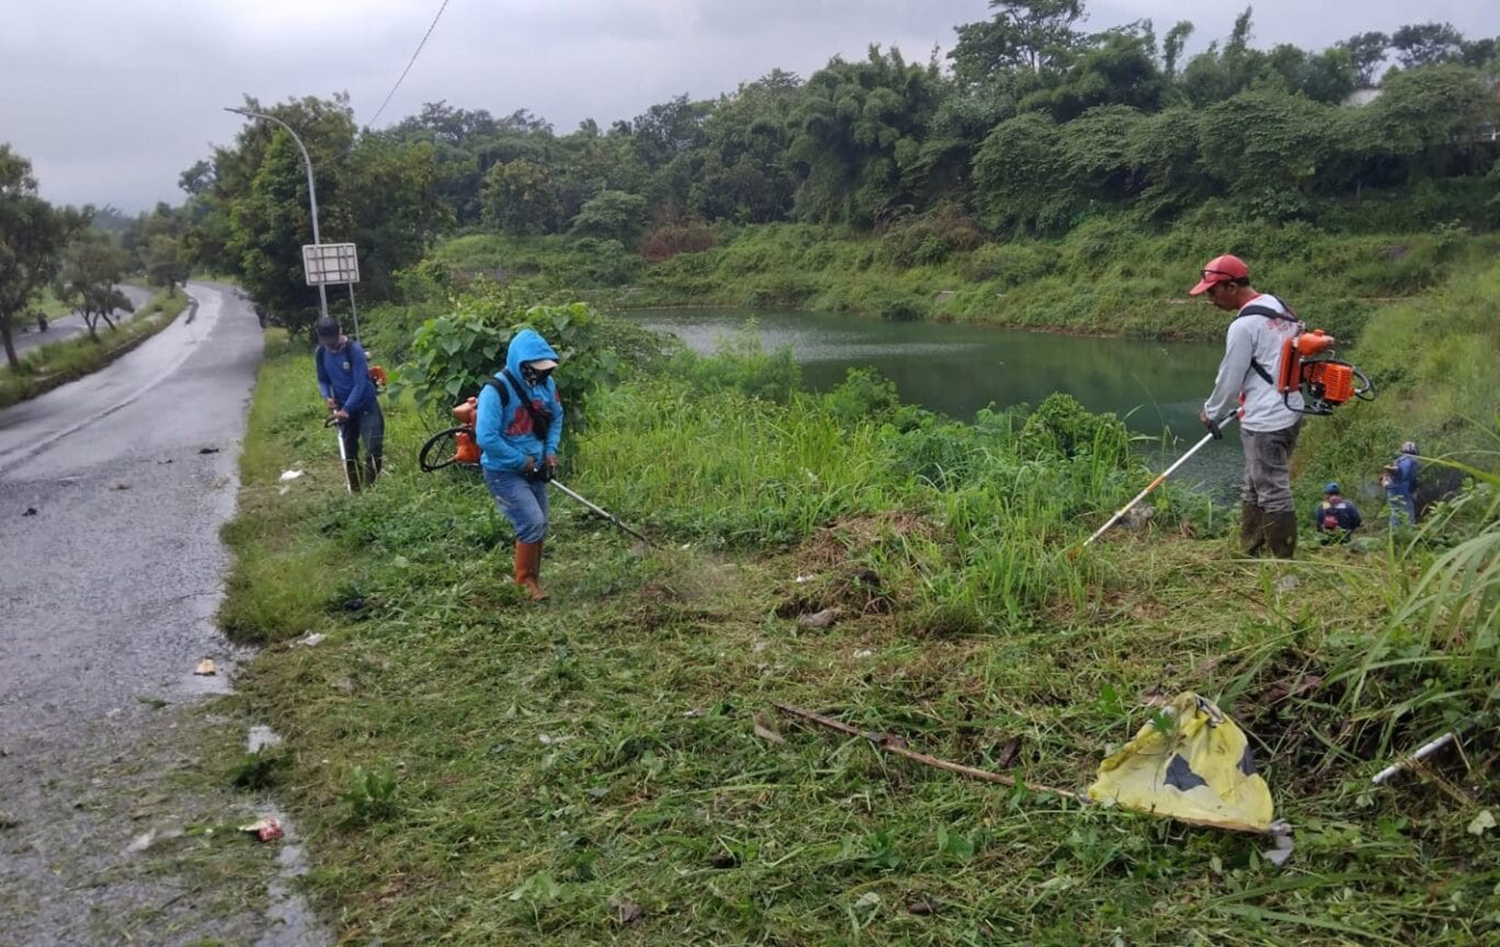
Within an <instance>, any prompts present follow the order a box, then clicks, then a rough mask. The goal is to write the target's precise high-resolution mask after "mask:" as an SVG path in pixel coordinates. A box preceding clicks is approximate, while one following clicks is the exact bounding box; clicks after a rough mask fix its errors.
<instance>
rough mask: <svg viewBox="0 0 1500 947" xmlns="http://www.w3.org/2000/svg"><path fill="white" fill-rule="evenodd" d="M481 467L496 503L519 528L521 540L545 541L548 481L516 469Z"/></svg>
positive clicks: (517, 535) (517, 534) (528, 541)
mask: <svg viewBox="0 0 1500 947" xmlns="http://www.w3.org/2000/svg"><path fill="white" fill-rule="evenodd" d="M480 469H481V470H483V471H484V482H485V485H486V486H488V487H489V488H490V496H492V497H494V498H495V505H496V506H498V507H500V512H502V513H504V514H505V516H506V518H507V519H509V520H510V523H511V525H512V526H514V527H515V528H516V540H517V542H523V543H539V542H541V541H542V537H543V536H545V535H547V485H546V484H545V483H541V482H534V481H531V480H527V479H526V475H525V474H523V473H521V472H520V471H516V470H491V469H490V468H488V467H481V468H480Z"/></svg>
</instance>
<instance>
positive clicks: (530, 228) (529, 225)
mask: <svg viewBox="0 0 1500 947" xmlns="http://www.w3.org/2000/svg"><path fill="white" fill-rule="evenodd" d="M480 199H481V201H482V203H483V205H484V217H485V220H486V221H488V222H489V223H490V224H491V225H492V226H494V227H496V228H498V229H499V230H502V231H504V232H505V233H509V234H518V235H524V234H541V233H552V232H554V231H555V230H557V229H558V228H559V227H560V226H561V225H562V205H561V204H560V202H559V201H558V195H557V188H556V186H555V185H554V184H553V182H552V172H551V170H550V169H548V168H547V166H546V165H542V164H538V163H536V162H535V161H526V160H519V161H507V162H505V163H503V164H497V165H495V166H494V167H492V168H490V172H489V174H486V175H485V176H484V188H483V190H481V191H480Z"/></svg>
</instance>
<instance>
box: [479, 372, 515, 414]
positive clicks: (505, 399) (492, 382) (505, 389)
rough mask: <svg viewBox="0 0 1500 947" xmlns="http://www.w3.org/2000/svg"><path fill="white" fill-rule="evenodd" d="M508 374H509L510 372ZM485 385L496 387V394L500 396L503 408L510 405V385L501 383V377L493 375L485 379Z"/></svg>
mask: <svg viewBox="0 0 1500 947" xmlns="http://www.w3.org/2000/svg"><path fill="white" fill-rule="evenodd" d="M506 374H507V376H508V375H509V373H508V372H507V373H506ZM483 387H485V388H493V389H495V394H497V395H499V396H500V407H501V408H508V407H510V385H502V384H501V383H500V379H498V378H496V377H495V376H494V375H491V376H490V377H488V378H486V379H485V380H484V385H483Z"/></svg>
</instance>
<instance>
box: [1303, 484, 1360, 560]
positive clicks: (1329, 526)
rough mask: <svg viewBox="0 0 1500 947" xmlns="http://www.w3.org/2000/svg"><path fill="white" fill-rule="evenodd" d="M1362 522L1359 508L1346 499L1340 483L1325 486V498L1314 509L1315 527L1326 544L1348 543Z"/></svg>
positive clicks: (1319, 537) (1320, 538)
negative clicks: (1340, 488) (1340, 489)
mask: <svg viewBox="0 0 1500 947" xmlns="http://www.w3.org/2000/svg"><path fill="white" fill-rule="evenodd" d="M1362 522H1364V521H1363V520H1362V519H1360V516H1359V509H1358V508H1357V507H1355V505H1354V504H1353V503H1350V502H1349V501H1348V500H1346V499H1344V496H1343V494H1342V493H1340V492H1339V485H1338V484H1336V483H1330V484H1329V485H1328V486H1326V487H1324V488H1323V499H1322V501H1321V502H1320V503H1319V504H1318V505H1317V506H1316V507H1315V508H1314V509H1313V529H1314V530H1316V531H1317V533H1318V539H1319V540H1320V541H1321V542H1322V543H1323V544H1324V545H1328V544H1331V543H1347V542H1348V541H1349V537H1350V536H1352V535H1353V534H1354V531H1355V530H1356V529H1359V527H1360V524H1361V523H1362Z"/></svg>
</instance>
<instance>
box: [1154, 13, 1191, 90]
mask: <svg viewBox="0 0 1500 947" xmlns="http://www.w3.org/2000/svg"><path fill="white" fill-rule="evenodd" d="M1192 35H1193V24H1192V22H1191V21H1190V20H1179V21H1178V22H1177V25H1176V26H1174V27H1172V28H1171V29H1170V30H1167V36H1166V39H1164V40H1162V46H1161V48H1162V65H1163V68H1164V71H1165V72H1166V74H1167V78H1168V79H1174V78H1176V76H1177V62H1178V60H1179V59H1181V58H1182V47H1183V46H1184V45H1185V44H1186V43H1187V41H1188V37H1190V36H1192Z"/></svg>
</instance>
